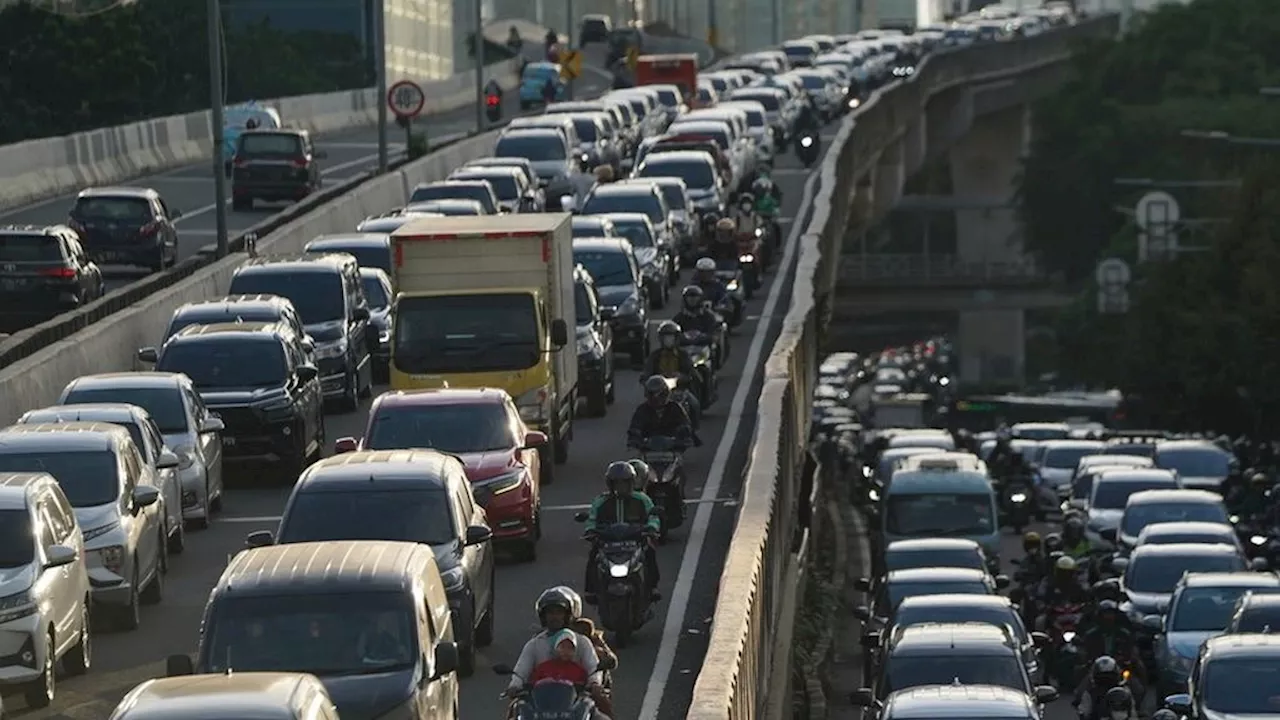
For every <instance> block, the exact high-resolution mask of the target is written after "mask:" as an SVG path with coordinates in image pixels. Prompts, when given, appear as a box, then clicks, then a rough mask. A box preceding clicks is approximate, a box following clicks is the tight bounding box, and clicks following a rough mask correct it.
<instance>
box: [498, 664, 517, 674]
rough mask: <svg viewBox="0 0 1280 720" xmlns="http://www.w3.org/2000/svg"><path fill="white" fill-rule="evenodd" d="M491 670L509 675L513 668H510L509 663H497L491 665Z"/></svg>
mask: <svg viewBox="0 0 1280 720" xmlns="http://www.w3.org/2000/svg"><path fill="white" fill-rule="evenodd" d="M493 672H494V673H495V674H497V675H511V674H512V673H514V672H515V670H514V669H512V667H511V666H510V665H504V664H503V663H498V664H496V665H494V666H493Z"/></svg>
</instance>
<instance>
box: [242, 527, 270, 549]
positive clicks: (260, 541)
mask: <svg viewBox="0 0 1280 720" xmlns="http://www.w3.org/2000/svg"><path fill="white" fill-rule="evenodd" d="M275 542H276V536H275V535H274V534H272V532H271V531H270V530H255V531H253V532H251V533H249V534H248V535H246V536H245V538H244V546H245V547H247V548H249V549H250V550H252V549H254V548H263V547H267V546H268V545H274V544H275Z"/></svg>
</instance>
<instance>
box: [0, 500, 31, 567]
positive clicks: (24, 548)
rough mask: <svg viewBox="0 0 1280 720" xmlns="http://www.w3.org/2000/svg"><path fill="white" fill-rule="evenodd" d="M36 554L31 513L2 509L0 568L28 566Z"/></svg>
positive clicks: (0, 522) (0, 515) (0, 521)
mask: <svg viewBox="0 0 1280 720" xmlns="http://www.w3.org/2000/svg"><path fill="white" fill-rule="evenodd" d="M35 556H36V540H35V534H34V533H33V532H32V528H31V515H30V514H28V513H27V511H26V510H0V568H16V567H26V566H28V565H30V564H31V561H32V560H34V559H35Z"/></svg>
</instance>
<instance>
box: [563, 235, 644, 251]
mask: <svg viewBox="0 0 1280 720" xmlns="http://www.w3.org/2000/svg"><path fill="white" fill-rule="evenodd" d="M629 244H630V242H629V241H628V240H626V239H625V238H604V237H600V238H574V239H573V249H574V250H591V251H594V252H605V251H608V252H616V253H629V252H630V251H629V250H628V249H627V245H629Z"/></svg>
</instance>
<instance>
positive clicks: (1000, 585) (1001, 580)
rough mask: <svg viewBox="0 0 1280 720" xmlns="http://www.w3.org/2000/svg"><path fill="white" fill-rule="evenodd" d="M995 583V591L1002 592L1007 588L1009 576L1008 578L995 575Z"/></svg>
mask: <svg viewBox="0 0 1280 720" xmlns="http://www.w3.org/2000/svg"><path fill="white" fill-rule="evenodd" d="M995 581H996V589H997V590H1004V589H1005V588H1007V587H1009V576H1008V575H997V576H996V577H995Z"/></svg>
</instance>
